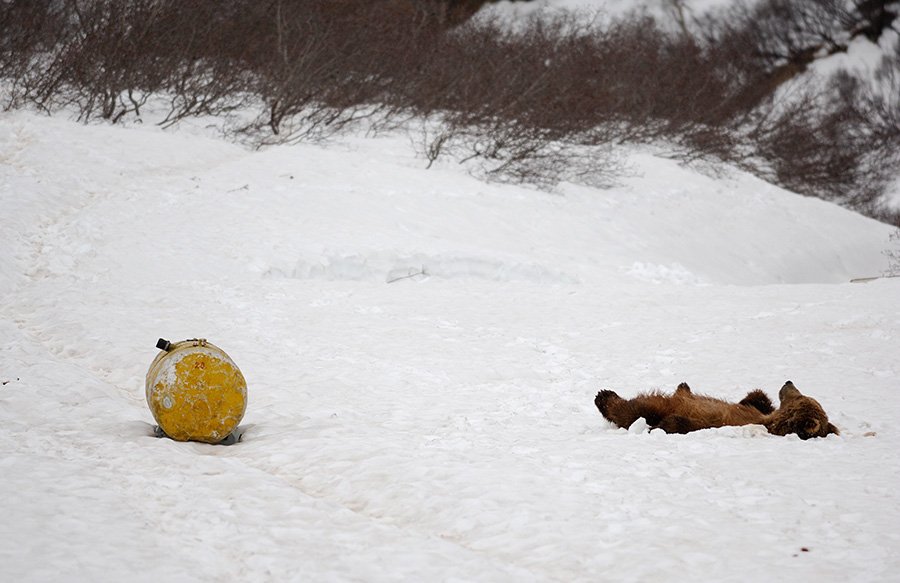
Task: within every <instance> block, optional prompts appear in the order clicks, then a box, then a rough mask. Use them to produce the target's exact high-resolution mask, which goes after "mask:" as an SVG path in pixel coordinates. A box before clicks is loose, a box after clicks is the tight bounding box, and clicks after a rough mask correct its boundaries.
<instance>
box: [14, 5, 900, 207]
mask: <svg viewBox="0 0 900 583" xmlns="http://www.w3.org/2000/svg"><path fill="white" fill-rule="evenodd" d="M481 4H483V1H482V0H365V1H364V0H215V1H214V0H192V1H190V2H184V1H182V0H0V81H2V92H0V99H2V104H0V105H2V107H4V108H6V109H14V108H21V107H29V108H36V109H39V110H41V111H45V112H47V113H52V112H56V111H66V112H74V114H75V115H76V116H77V117H78V118H79V119H80V120H82V121H85V122H87V121H91V120H97V119H101V120H108V121H110V122H112V123H116V122H119V121H121V120H128V119H140V118H141V116H142V115H143V114H144V113H145V111H144V110H145V106H146V105H147V104H148V101H149V100H151V99H152V100H154V102H155V103H159V100H160V99H163V100H165V112H164V113H163V116H162V118H161V119H159V120H157V119H156V118H154V121H158V123H160V124H161V125H164V126H169V125H173V124H176V123H178V122H179V121H180V120H183V119H185V118H188V117H197V116H220V117H222V118H223V119H225V120H226V121H227V123H226V124H225V125H226V126H227V127H228V128H229V131H230V132H231V133H232V135H233V136H234V137H235V138H237V139H241V140H243V141H247V142H249V143H252V144H255V145H264V144H273V143H289V142H293V141H298V140H310V139H319V138H324V137H328V136H330V135H334V134H335V133H337V132H340V131H343V130H347V129H350V128H353V129H357V130H358V129H361V128H364V129H365V130H366V131H369V132H377V131H381V130H384V129H397V128H403V129H405V130H407V131H410V132H412V135H414V136H415V137H416V141H417V143H418V144H419V146H420V147H421V150H422V154H423V156H424V157H426V158H427V159H428V161H429V163H431V162H434V161H435V160H437V159H439V158H442V157H450V158H451V159H456V160H459V161H464V162H466V163H467V164H469V165H470V167H472V168H473V169H475V171H476V172H480V173H482V174H484V175H485V176H486V177H488V178H492V179H498V180H511V181H521V182H530V183H536V184H541V185H552V184H554V183H556V182H558V181H559V180H563V179H567V180H576V181H583V182H587V183H603V182H605V181H608V180H610V179H611V178H614V176H615V173H616V172H617V170H618V167H617V164H616V158H615V156H613V155H612V154H611V148H612V146H615V145H618V144H635V143H637V144H650V145H653V146H654V147H656V148H658V151H660V152H663V153H665V154H667V155H670V156H673V157H677V158H679V159H682V160H684V161H686V162H693V161H719V160H721V161H726V162H729V163H732V164H736V165H738V166H740V167H743V168H746V169H749V170H751V171H753V172H755V173H757V174H759V175H762V176H764V177H765V178H767V179H769V180H772V181H774V182H776V183H779V184H782V185H784V186H786V187H788V188H790V189H792V190H794V191H797V192H800V193H802V194H806V195H811V196H818V197H821V198H825V199H828V200H833V201H836V202H839V203H841V204H844V205H846V206H849V207H851V208H854V209H856V210H858V211H860V212H863V213H865V214H868V215H870V216H874V217H878V218H880V219H882V220H886V221H890V222H896V221H897V218H898V217H897V216H896V215H893V216H891V215H889V214H888V211H886V209H884V208H883V207H882V206H880V205H879V200H880V199H881V194H882V192H883V191H884V188H885V185H886V184H887V181H888V180H889V179H890V178H892V177H893V176H896V175H897V174H898V172H900V52H897V53H895V54H894V55H892V56H889V57H887V58H885V60H884V63H882V65H881V66H880V68H879V69H878V72H877V77H876V78H858V77H855V76H854V75H853V74H850V73H840V74H837V75H835V76H834V77H833V78H832V79H830V80H828V81H822V82H819V83H809V84H807V85H805V86H804V85H801V84H799V83H797V82H796V78H797V77H798V76H799V75H800V74H801V73H803V72H804V71H805V70H806V69H807V68H808V67H809V65H810V64H811V63H812V62H813V61H814V60H815V59H816V58H821V57H822V56H824V55H828V54H833V53H836V52H841V51H846V49H847V46H848V43H849V42H851V41H852V39H853V38H854V37H857V36H865V37H867V38H869V39H871V40H876V41H877V40H878V39H879V38H880V36H881V35H882V33H883V32H884V31H885V30H887V29H890V28H893V29H894V30H898V29H900V27H898V23H900V20H898V19H897V13H898V12H900V4H898V3H897V2H887V1H874V0H856V1H850V0H847V1H845V0H790V1H789V0H761V1H760V2H756V3H752V4H739V5H738V6H737V7H735V8H733V9H731V10H729V11H727V12H723V13H717V14H713V15H711V16H709V17H707V18H704V19H702V20H699V21H690V22H688V21H686V20H685V19H684V18H681V19H679V20H678V22H679V23H680V25H681V26H680V27H673V28H672V29H666V28H664V27H663V26H661V25H660V24H658V23H657V22H655V21H654V20H653V19H652V18H651V17H649V16H647V15H644V14H640V13H635V14H632V15H629V16H627V17H624V18H620V19H614V20H611V21H610V20H601V19H595V20H594V21H586V20H584V19H575V18H573V17H566V16H559V17H555V18H550V19H548V18H545V19H541V20H537V19H535V20H532V21H530V22H528V23H526V24H524V25H522V26H519V27H517V28H515V29H511V28H510V27H509V26H505V25H501V24H499V23H497V22H492V21H490V20H486V19H484V18H474V19H473V18H470V17H471V15H472V14H473V13H474V12H475V11H476V10H477V9H478V7H479V6H480V5H481ZM671 4H672V6H673V7H675V8H678V7H680V2H678V1H677V0H672V2H671ZM682 16H683V15H682ZM786 88H790V91H787V90H786ZM248 111H249V112H252V115H251V116H250V117H249V118H248V117H246V112H248ZM238 112H240V113H242V115H240V116H239V115H232V114H235V113H238Z"/></svg>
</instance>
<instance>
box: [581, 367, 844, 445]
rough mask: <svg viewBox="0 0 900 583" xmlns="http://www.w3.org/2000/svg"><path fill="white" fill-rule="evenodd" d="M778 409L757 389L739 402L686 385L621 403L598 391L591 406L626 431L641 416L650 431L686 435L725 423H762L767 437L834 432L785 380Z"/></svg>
mask: <svg viewBox="0 0 900 583" xmlns="http://www.w3.org/2000/svg"><path fill="white" fill-rule="evenodd" d="M778 399H779V401H780V403H779V405H778V408H777V409H775V408H774V407H773V406H772V401H770V400H769V397H768V396H766V394H765V393H764V392H762V391H760V390H759V389H757V390H755V391H750V392H749V393H747V396H746V397H744V398H743V399H742V400H741V401H740V402H739V403H729V402H728V401H723V400H721V399H714V398H713V397H706V396H703V395H695V394H694V393H693V392H691V388H690V387H689V386H687V384H686V383H681V384H680V385H678V388H677V389H675V394H673V395H665V394H662V393H659V392H652V393H642V394H640V395H638V396H637V397H635V398H633V399H623V398H622V397H620V396H619V395H617V394H616V393H615V391H609V390H605V391H600V392H599V393H597V397H596V398H595V399H594V404H595V405H597V409H599V410H600V413H601V414H602V415H603V416H604V417H605V418H606V419H607V420H609V421H610V422H612V423H615V424H616V425H618V426H619V427H624V428H626V429H627V428H628V427H631V424H632V423H634V422H635V421H637V420H638V419H640V418H641V417H643V418H644V419H645V420H646V421H647V424H648V425H649V426H650V427H651V428H657V427H658V428H660V429H662V430H663V431H665V432H666V433H688V432H690V431H697V430H698V429H709V428H710V427H724V426H726V425H750V424H758V425H765V427H766V430H767V431H768V432H769V433H773V434H775V435H788V434H791V433H796V434H797V436H798V437H799V438H800V439H809V438H810V437H825V436H827V435H830V434H832V433H834V434H838V435H839V434H840V432H839V431H838V429H837V427H835V426H834V425H832V424H831V423H829V422H828V416H827V415H826V414H825V411H824V410H823V409H822V406H821V405H819V403H818V401H816V400H815V399H813V398H811V397H807V396H805V395H803V394H802V393H801V392H800V391H799V390H797V387H795V386H794V383H792V382H791V381H788V382H786V383H785V384H784V386H783V387H781V391H779V393H778Z"/></svg>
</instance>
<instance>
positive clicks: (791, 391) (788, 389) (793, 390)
mask: <svg viewBox="0 0 900 583" xmlns="http://www.w3.org/2000/svg"><path fill="white" fill-rule="evenodd" d="M802 396H803V394H802V393H800V390H799V389H797V387H795V386H794V383H792V382H791V381H788V382H786V383H784V386H783V387H781V390H780V391H778V400H779V401H781V402H782V403H783V402H784V401H787V400H789V399H795V398H797V397H802Z"/></svg>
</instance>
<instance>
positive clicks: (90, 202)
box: [0, 113, 900, 582]
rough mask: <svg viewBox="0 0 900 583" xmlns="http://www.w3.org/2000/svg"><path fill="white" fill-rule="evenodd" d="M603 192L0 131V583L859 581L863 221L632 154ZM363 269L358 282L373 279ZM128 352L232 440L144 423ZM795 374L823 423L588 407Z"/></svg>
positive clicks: (404, 164)
mask: <svg viewBox="0 0 900 583" xmlns="http://www.w3.org/2000/svg"><path fill="white" fill-rule="evenodd" d="M630 161H631V164H632V167H633V172H632V173H631V175H630V176H629V177H627V178H625V179H623V181H622V184H621V185H620V186H618V187H616V188H613V189H610V190H605V191H601V190H595V189H589V188H586V187H579V186H575V185H564V186H563V187H561V188H560V191H559V192H556V193H546V192H540V191H536V190H532V189H527V188H521V187H515V186H503V185H489V184H485V183H482V182H479V181H477V180H475V179H473V178H471V177H469V176H467V175H466V174H464V173H463V172H461V171H460V170H459V169H458V168H455V167H453V166H452V165H446V166H443V167H441V168H436V169H431V170H427V171H426V170H423V169H422V168H423V166H424V164H423V162H422V161H421V160H417V159H416V158H415V157H414V156H413V155H412V154H411V152H410V149H409V147H408V144H407V142H406V141H405V140H404V139H402V138H384V139H379V140H368V141H367V140H352V139H347V140H345V141H343V142H341V143H337V144H332V145H330V146H328V147H322V146H294V147H280V148H272V149H268V150H265V151H260V152H251V151H247V150H244V149H241V148H239V147H237V146H235V145H231V144H228V143H225V142H223V141H218V140H214V139H209V138H205V137H202V136H200V135H197V134H193V133H191V132H190V131H187V130H182V131H180V132H177V133H162V132H159V131H156V130H153V129H149V128H146V129H145V128H131V129H122V128H112V127H105V126H82V125H77V124H73V123H70V122H67V121H64V120H61V119H49V118H44V117H36V116H33V115H30V114H25V113H13V114H10V113H4V114H0V248H2V249H3V252H2V253H0V382H4V383H5V384H3V385H0V448H2V451H3V452H4V453H3V456H2V457H0V468H2V472H0V487H2V491H3V492H4V496H3V497H2V498H0V512H2V515H3V516H4V520H3V521H2V522H0V579H2V580H5V581H58V580H67V581H121V580H129V581H158V580H160V579H166V580H174V581H210V580H212V581H217V580H241V581H267V580H273V581H284V580H294V581H398V580H406V581H597V580H601V581H607V580H608V581H647V580H652V579H659V578H661V577H671V576H672V575H673V574H675V575H676V576H677V577H679V578H682V579H684V580H693V581H725V580H727V581H731V580H738V581H740V580H755V579H760V578H766V579H768V580H774V581H784V580H800V579H815V580H820V581H866V582H872V581H890V580H892V579H893V578H894V577H895V575H896V573H897V571H898V568H900V556H898V554H897V553H896V549H897V548H898V545H900V534H898V531H897V528H896V525H897V524H900V510H898V508H900V494H898V491H897V488H896V485H897V484H898V483H900V464H898V457H897V451H898V446H900V430H898V428H897V425H896V420H897V411H898V410H900V408H898V407H900V395H898V388H900V386H898V381H897V379H898V374H900V365H898V359H897V354H898V353H900V350H898V349H900V302H898V301H897V300H898V299H900V280H898V279H885V280H877V281H872V282H869V283H849V280H850V279H851V278H855V277H860V276H870V275H877V274H878V273H880V271H881V270H883V269H884V268H885V258H884V257H883V256H882V255H881V251H882V250H883V249H884V248H885V247H886V246H887V244H888V243H887V239H888V234H889V232H890V229H889V228H888V227H887V226H885V225H882V224H879V223H876V222H874V221H871V220H869V219H866V218H863V217H861V216H859V215H855V214H853V213H850V212H848V211H845V210H843V209H841V208H839V207H836V206H834V205H830V204H828V203H825V202H822V201H819V200H816V199H806V198H802V197H799V196H796V195H793V194H790V193H787V192H785V191H783V190H780V189H778V188H776V187H773V186H770V185H767V184H765V183H762V182H760V181H758V180H756V179H753V178H752V177H749V176H747V175H744V174H740V173H736V172H735V173H732V174H731V175H729V176H726V177H723V178H719V179H713V178H710V177H708V176H705V175H702V174H699V173H696V172H694V171H691V170H688V169H684V168H681V167H679V166H677V165H676V164H674V163H672V162H671V161H668V160H663V159H658V158H654V157H652V156H650V155H649V154H646V153H641V152H635V153H632V154H630ZM388 282H390V283H388ZM158 336H164V337H166V338H169V339H172V340H176V339H181V338H188V337H196V336H202V337H206V338H209V339H210V340H211V341H212V342H215V343H216V344H217V345H219V346H221V347H222V348H224V349H225V350H226V351H227V352H228V353H229V354H230V355H231V356H232V357H233V358H234V360H235V361H236V362H237V363H238V365H239V366H240V367H241V369H242V370H243V372H244V375H245V377H246V378H247V380H248V385H249V409H248V413H247V416H246V417H245V419H244V426H245V427H247V433H246V435H245V441H244V442H243V443H241V444H239V445H236V446H233V447H217V446H209V445H205V444H195V443H175V442H172V441H169V440H165V439H156V438H154V437H151V425H150V423H151V421H152V418H151V416H150V413H149V410H148V408H147V406H146V403H145V402H144V400H143V399H144V397H143V375H144V374H145V372H146V370H147V367H148V366H149V364H150V362H151V360H152V359H153V357H154V356H155V353H156V350H155V348H154V343H155V341H156V338H157V337H158ZM787 379H791V380H793V381H794V383H795V384H797V386H798V387H800V389H801V390H804V391H806V392H807V393H808V394H810V395H812V396H814V397H815V398H817V399H818V400H819V401H820V402H821V403H822V405H823V406H824V408H825V409H826V411H828V412H829V415H830V417H831V419H832V421H833V422H834V423H835V424H836V425H837V426H838V427H840V429H841V430H842V435H841V436H840V437H836V436H832V437H830V438H828V439H823V440H812V441H807V442H801V441H800V440H799V439H797V438H795V437H774V436H770V435H768V434H766V433H765V432H764V431H763V430H762V429H761V428H759V427H745V428H725V429H719V430H708V431H701V432H697V433H694V434H689V435H684V436H669V435H665V434H661V433H659V432H652V433H647V432H646V431H643V432H642V431H640V430H639V428H634V429H633V430H632V431H631V432H629V431H626V430H623V429H616V428H613V427H611V426H610V425H609V424H607V423H606V422H605V421H604V420H603V419H602V418H601V417H600V415H599V414H598V413H597V411H596V409H595V408H594V406H593V402H592V401H593V396H594V395H595V394H596V392H597V390H598V389H599V388H601V387H604V388H606V387H608V388H614V389H616V390H618V391H619V392H620V394H622V395H623V396H630V395H633V394H634V393H636V392H637V391H639V390H645V389H650V388H663V389H672V388H674V386H675V385H677V383H678V382H680V381H682V380H686V381H688V382H689V383H690V384H691V385H692V386H693V387H694V389H695V390H696V391H699V392H708V393H713V394H715V395H717V396H722V397H727V398H732V399H738V398H740V397H741V396H742V395H743V394H744V393H746V392H747V391H748V390H750V389H752V388H756V387H762V388H764V389H766V390H767V391H768V392H769V393H770V394H771V395H772V396H774V393H776V392H777V389H778V387H780V386H781V384H782V383H783V382H784V381H785V380H787Z"/></svg>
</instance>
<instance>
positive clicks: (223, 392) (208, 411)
mask: <svg viewBox="0 0 900 583" xmlns="http://www.w3.org/2000/svg"><path fill="white" fill-rule="evenodd" d="M156 346H157V347H158V348H160V349H161V350H162V352H160V353H159V354H158V355H157V356H156V359H154V361H153V363H152V364H151V365H150V370H149V371H147V385H146V387H147V404H148V405H149V406H150V411H151V412H152V413H153V418H154V419H156V422H157V423H158V424H159V427H160V429H162V431H163V432H164V433H165V434H166V435H167V436H169V437H171V438H172V439H174V440H176V441H204V442H206V443H219V442H220V441H222V440H223V439H225V438H226V437H228V435H229V434H230V433H231V432H232V431H234V430H235V429H236V428H237V426H238V423H240V422H241V419H243V417H244V411H246V410H247V383H246V382H245V381H244V375H242V374H241V371H240V369H238V367H237V365H236V364H234V361H232V360H231V358H229V356H228V355H227V354H225V351H223V350H222V349H221V348H219V347H217V346H214V345H212V344H210V343H209V342H207V341H206V340H205V339H203V338H195V339H192V340H184V341H182V342H175V343H171V342H169V341H167V340H163V339H162V338H160V340H159V342H158V343H157V345H156Z"/></svg>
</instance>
